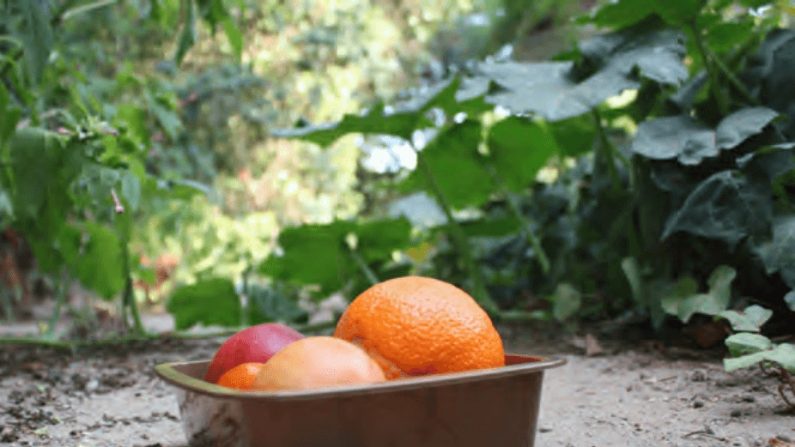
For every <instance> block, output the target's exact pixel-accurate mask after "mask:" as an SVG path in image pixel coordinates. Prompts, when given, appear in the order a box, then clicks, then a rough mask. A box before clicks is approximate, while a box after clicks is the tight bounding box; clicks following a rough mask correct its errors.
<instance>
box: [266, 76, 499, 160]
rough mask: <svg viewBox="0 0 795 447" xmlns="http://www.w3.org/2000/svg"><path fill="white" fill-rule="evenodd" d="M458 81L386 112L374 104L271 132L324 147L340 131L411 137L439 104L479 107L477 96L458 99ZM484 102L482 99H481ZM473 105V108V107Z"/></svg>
mask: <svg viewBox="0 0 795 447" xmlns="http://www.w3.org/2000/svg"><path fill="white" fill-rule="evenodd" d="M460 84H461V81H460V79H459V78H453V79H451V80H449V81H446V82H443V83H441V84H439V85H437V86H436V87H435V88H433V89H431V91H430V93H429V94H427V95H422V96H419V97H418V98H417V99H415V100H413V101H411V102H409V103H407V104H404V105H403V106H402V107H399V108H396V110H395V111H393V112H389V113H388V112H386V110H385V108H384V106H383V105H377V106H376V107H373V108H372V109H370V110H369V111H368V112H366V113H364V114H362V115H345V116H344V117H343V118H342V121H340V122H337V123H331V124H323V125H317V126H304V127H299V128H296V129H290V130H274V131H273V132H271V135H273V136H276V137H282V138H299V139H303V140H307V141H311V142H313V143H316V144H318V145H320V146H323V147H326V146H329V145H330V144H331V143H333V142H334V141H336V140H337V139H338V138H340V137H341V136H343V135H346V134H350V133H361V134H365V135H393V136H396V137H400V138H403V139H404V140H407V141H411V136H412V134H413V133H414V131H415V130H418V129H422V128H426V127H433V123H432V121H431V120H430V119H429V118H428V116H427V114H428V112H429V111H430V110H432V109H434V108H439V109H441V110H443V111H444V112H446V113H447V115H448V116H452V115H453V114H455V113H456V112H458V111H464V110H467V111H469V112H473V111H477V110H483V108H480V107H479V106H477V105H473V104H481V103H482V101H478V99H477V98H474V99H471V100H467V101H463V102H459V101H457V100H456V92H457V91H458V88H459V86H460ZM482 104H483V105H484V106H485V103H482ZM473 108H474V110H473Z"/></svg>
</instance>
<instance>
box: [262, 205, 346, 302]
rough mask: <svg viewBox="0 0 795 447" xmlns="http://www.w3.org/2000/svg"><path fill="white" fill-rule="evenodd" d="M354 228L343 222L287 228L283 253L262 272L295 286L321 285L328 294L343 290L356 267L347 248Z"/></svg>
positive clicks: (282, 237)
mask: <svg viewBox="0 0 795 447" xmlns="http://www.w3.org/2000/svg"><path fill="white" fill-rule="evenodd" d="M352 229H353V227H352V225H351V224H349V223H347V222H340V221H337V222H333V223H331V224H326V225H319V224H308V225H302V226H299V227H291V228H287V229H285V230H284V231H282V232H281V234H279V241H278V242H279V247H280V251H281V253H274V254H273V255H271V256H270V257H269V258H268V259H267V260H266V261H265V263H264V264H263V265H262V268H261V271H262V273H264V274H265V275H268V276H271V277H273V278H276V279H281V280H284V281H287V282H290V283H293V284H299V285H318V286H320V287H321V289H322V290H323V291H326V292H332V291H335V290H339V289H340V288H342V286H343V285H344V284H345V282H346V281H347V280H348V277H349V275H350V273H351V269H352V268H353V267H352V260H351V257H350V253H349V252H348V248H347V247H346V246H345V236H346V235H347V234H348V233H349V232H350V231H351V230H352Z"/></svg>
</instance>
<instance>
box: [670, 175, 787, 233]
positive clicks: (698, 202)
mask: <svg viewBox="0 0 795 447" xmlns="http://www.w3.org/2000/svg"><path fill="white" fill-rule="evenodd" d="M772 214H773V210H772V203H771V198H770V192H769V184H762V183H758V182H751V181H750V180H748V178H746V177H745V176H744V175H742V174H740V173H739V172H737V171H721V172H717V173H715V174H713V175H711V176H710V177H708V178H707V179H706V180H704V181H703V182H701V183H700V184H699V185H698V186H696V188H695V189H694V190H693V191H692V192H691V193H690V195H689V196H688V197H687V199H686V200H685V202H684V204H683V205H682V207H681V208H680V209H679V210H677V211H676V212H675V213H673V214H672V215H671V216H670V217H669V218H668V221H667V222H666V223H665V230H664V231H663V235H662V239H666V238H668V237H669V236H670V235H672V234H673V233H676V232H677V231H683V232H686V233H690V234H694V235H696V236H702V237H706V238H710V239H718V240H723V241H725V242H727V243H728V244H730V245H734V244H736V243H737V242H738V241H739V240H740V239H742V238H744V237H746V236H749V235H754V234H760V233H763V232H764V231H766V230H767V226H768V222H770V220H771V219H772Z"/></svg>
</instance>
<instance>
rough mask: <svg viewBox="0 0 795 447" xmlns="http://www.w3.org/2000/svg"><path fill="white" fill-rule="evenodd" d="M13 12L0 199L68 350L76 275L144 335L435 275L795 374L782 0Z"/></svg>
mask: <svg viewBox="0 0 795 447" xmlns="http://www.w3.org/2000/svg"><path fill="white" fill-rule="evenodd" d="M2 7H3V12H4V14H3V17H4V18H3V19H2V22H1V23H0V31H1V32H2V40H0V47H1V48H2V50H3V62H2V64H3V65H2V68H1V69H2V72H0V74H1V75H2V81H3V90H2V96H0V110H2V111H3V121H2V125H0V149H2V163H3V165H2V166H3V168H4V169H3V172H2V176H0V180H1V181H0V185H2V190H0V193H2V194H0V205H2V206H0V210H2V219H3V224H4V226H7V227H9V228H12V229H13V230H14V231H16V232H18V233H20V234H21V235H22V237H23V238H24V240H26V241H27V243H28V244H29V245H30V247H31V249H32V252H33V255H34V257H35V259H36V261H37V263H36V265H37V272H39V273H40V274H41V275H40V276H41V277H42V278H44V279H43V281H44V282H45V283H46V284H48V285H49V287H50V289H51V291H52V294H53V295H55V297H56V299H55V306H54V312H53V314H52V317H51V319H50V322H49V325H48V326H47V331H48V334H49V336H53V332H52V331H53V328H54V327H55V324H54V323H55V322H57V321H58V319H59V318H60V313H61V311H62V308H63V307H64V306H66V307H69V303H68V301H67V300H66V299H65V295H66V291H67V290H68V287H69V285H70V284H73V283H80V284H81V285H82V286H83V287H85V288H86V289H88V290H89V291H90V292H91V293H96V295H98V296H100V297H102V298H105V299H108V300H111V299H114V298H116V297H118V298H119V299H118V300H117V301H115V302H116V303H117V304H118V311H119V314H120V316H121V319H122V321H124V322H129V323H130V324H131V325H132V326H133V327H134V328H135V329H136V330H138V331H141V330H142V326H141V321H140V315H139V312H138V304H139V303H141V302H146V303H149V304H152V305H155V306H160V305H162V304H163V303H165V304H166V308H167V310H168V311H169V312H170V313H171V314H173V315H174V318H175V321H176V326H177V328H178V329H188V328H190V327H193V326H195V325H224V326H233V327H234V326H238V325H242V324H250V323H253V322H257V321H266V320H282V321H287V322H291V323H299V322H305V321H307V319H308V318H309V316H310V314H313V313H314V312H315V311H316V309H317V306H318V304H317V303H318V302H320V301H323V300H326V299H328V298H329V297H333V296H338V297H342V298H343V301H345V300H346V299H347V300H349V299H351V298H352V297H354V296H355V295H356V294H357V293H358V292H359V291H361V290H363V289H364V288H366V287H367V286H368V285H370V284H372V283H374V282H377V281H379V280H382V279H385V278H389V277H393V276H397V275H404V274H423V275H431V276H436V277H441V278H444V279H447V280H449V281H451V282H454V283H456V284H458V285H460V286H461V287H463V288H465V289H466V290H468V291H470V293H472V294H473V296H475V298H476V299H478V300H479V302H480V303H481V305H483V307H485V308H486V309H487V310H488V311H489V312H490V313H491V314H492V315H493V316H494V318H495V319H498V320H520V321H525V320H532V319H555V320H559V321H562V322H565V321H572V320H578V319H579V320H588V319H592V320H594V319H595V320H604V319H613V320H614V321H618V322H622V323H627V322H637V323H643V324H646V323H648V322H650V323H651V325H652V326H653V327H654V328H656V329H662V328H663V327H665V326H674V327H675V326H677V325H682V324H687V325H691V326H692V325H694V324H707V323H708V324H714V323H715V322H718V324H719V325H721V327H722V328H723V330H724V331H725V334H724V335H728V334H729V332H730V331H731V330H734V331H736V332H738V333H737V334H735V335H733V336H731V337H729V338H728V339H727V341H726V343H727V346H728V348H729V349H730V351H731V352H732V353H733V354H736V355H740V356H742V355H744V356H745V360H738V361H739V362H741V366H742V365H745V364H744V363H742V362H743V361H745V362H751V363H753V362H754V361H757V362H758V361H760V360H765V359H766V360H770V361H774V362H778V363H779V364H781V365H784V366H785V367H787V368H789V367H790V366H791V363H790V362H795V355H793V352H792V351H791V349H792V348H791V346H792V345H790V344H786V343H785V344H779V345H776V344H773V343H772V342H770V340H769V339H768V338H766V337H765V336H764V335H759V334H758V332H759V331H761V330H762V329H764V331H763V332H765V333H767V334H779V333H782V332H784V333H787V332H788V331H791V327H792V326H791V324H792V317H793V308H795V299H794V298H793V297H794V296H795V294H794V293H793V292H792V289H793V287H795V282H793V281H794V280H793V278H795V273H793V271H795V270H793V269H795V262H793V261H792V259H791V256H790V255H789V254H788V253H790V252H792V250H791V249H790V248H792V247H790V245H791V244H792V240H793V239H792V237H791V235H792V234H793V228H795V226H793V223H792V222H795V220H793V215H792V205H791V199H790V197H791V184H792V180H793V177H792V171H793V168H795V165H794V164H793V162H792V156H791V153H790V151H791V149H792V148H793V147H795V144H793V140H792V138H793V135H792V133H793V131H792V129H793V128H792V125H791V122H792V121H791V118H792V116H793V112H792V111H793V104H795V98H794V97H792V95H790V94H789V93H787V91H788V90H787V86H788V85H791V81H792V80H793V79H795V78H794V77H793V71H792V68H791V67H792V64H790V63H789V62H790V61H791V57H792V54H795V53H793V51H795V50H793V48H795V46H793V44H792V42H795V37H793V32H792V31H791V30H789V29H788V26H789V24H790V16H791V14H792V5H791V4H790V3H788V2H786V1H760V0H738V1H728V0H709V1H701V0H676V1H672V2H666V3H664V4H656V3H655V2H650V1H648V0H620V1H614V2H607V3H604V4H599V5H592V4H590V3H588V2H582V3H581V2H574V1H567V2H547V1H530V0H504V1H496V0H479V1H476V0H469V1H464V0H460V1H450V2H444V3H441V2H439V3H436V4H427V2H425V3H421V2H410V1H409V2H389V1H384V0H381V1H375V0H372V1H363V0H348V1H337V2H329V1H320V0H315V1H312V0H305V1H300V2H290V3H286V2H280V1H264V2H253V1H252V2H249V1H245V0H234V1H233V0H181V1H176V0H162V1H156V0H149V1H145V0H140V1H128V2H116V1H86V2H80V1H70V0H61V1H54V0H53V1H47V0H36V1H32V2H22V1H10V0H6V1H5V2H3V3H2ZM110 23H112V24H114V25H113V27H108V26H107V25H108V24H110ZM538 61H543V62H538ZM310 123H314V124H317V123H330V124H322V125H319V126H314V125H312V124H310ZM6 276H8V275H6ZM7 282H8V283H9V284H10V285H11V287H9V288H8V290H6V291H5V292H6V293H4V294H3V303H4V314H5V315H6V316H10V315H11V314H12V310H13V307H14V303H15V301H20V300H21V298H20V296H24V293H20V290H22V292H24V287H23V282H22V281H16V282H14V281H7ZM163 297H168V299H165V300H164V299H163ZM788 328H789V329H788ZM782 346H783V348H782ZM749 355H750V356H755V357H752V358H750V359H749V358H748V356H749ZM739 358H740V359H742V358H743V357H739ZM735 366H736V365H735Z"/></svg>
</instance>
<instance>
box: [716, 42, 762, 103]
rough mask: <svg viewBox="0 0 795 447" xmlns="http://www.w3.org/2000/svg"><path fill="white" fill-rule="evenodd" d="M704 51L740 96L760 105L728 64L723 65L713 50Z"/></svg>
mask: <svg viewBox="0 0 795 447" xmlns="http://www.w3.org/2000/svg"><path fill="white" fill-rule="evenodd" d="M704 49H705V51H706V52H707V55H708V56H709V58H710V60H712V62H714V63H715V66H716V67H718V70H720V72H721V73H722V74H723V76H725V77H726V79H727V80H728V81H729V83H730V84H731V85H732V87H734V88H735V89H736V90H737V91H738V92H740V94H741V95H742V96H743V98H745V100H746V101H748V102H749V103H751V104H754V105H759V100H758V99H756V98H755V97H754V95H752V94H751V92H749V91H748V88H746V87H745V85H744V84H743V83H742V82H740V80H739V79H738V78H737V76H735V75H734V73H732V71H731V70H730V69H729V67H727V66H726V64H724V63H723V61H722V60H721V59H720V57H718V55H717V54H715V53H714V52H713V51H712V50H711V49H709V48H706V47H705V48H704Z"/></svg>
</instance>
